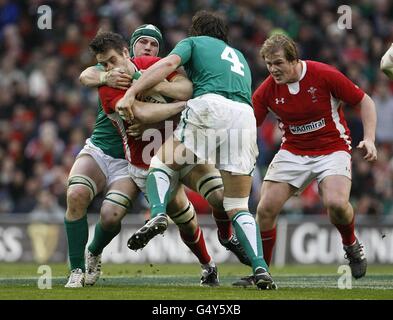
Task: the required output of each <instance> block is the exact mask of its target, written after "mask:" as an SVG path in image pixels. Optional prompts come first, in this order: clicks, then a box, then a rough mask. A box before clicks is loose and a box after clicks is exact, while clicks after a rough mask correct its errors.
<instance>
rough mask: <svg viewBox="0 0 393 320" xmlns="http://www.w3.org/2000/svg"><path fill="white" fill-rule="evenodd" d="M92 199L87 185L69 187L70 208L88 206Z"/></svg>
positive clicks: (68, 201)
mask: <svg viewBox="0 0 393 320" xmlns="http://www.w3.org/2000/svg"><path fill="white" fill-rule="evenodd" d="M90 201H91V200H90V192H89V190H88V189H87V188H86V187H83V186H74V187H72V188H68V189H67V205H68V207H69V208H70V209H72V208H77V209H81V208H87V207H88V206H89V204H90Z"/></svg>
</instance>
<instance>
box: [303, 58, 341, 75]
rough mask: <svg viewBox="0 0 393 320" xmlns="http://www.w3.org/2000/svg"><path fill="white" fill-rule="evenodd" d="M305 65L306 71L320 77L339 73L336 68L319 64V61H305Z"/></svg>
mask: <svg viewBox="0 0 393 320" xmlns="http://www.w3.org/2000/svg"><path fill="white" fill-rule="evenodd" d="M305 62H306V64H307V71H308V72H310V73H313V74H317V75H319V76H320V75H321V74H327V75H329V74H332V73H338V72H340V71H339V70H338V69H337V68H336V67H334V66H332V65H330V64H327V63H323V62H319V61H313V60H306V61H305Z"/></svg>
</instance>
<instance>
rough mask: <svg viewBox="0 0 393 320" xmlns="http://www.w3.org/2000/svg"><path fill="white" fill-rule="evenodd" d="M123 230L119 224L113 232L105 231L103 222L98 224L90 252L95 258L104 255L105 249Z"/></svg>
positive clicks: (89, 247)
mask: <svg viewBox="0 0 393 320" xmlns="http://www.w3.org/2000/svg"><path fill="white" fill-rule="evenodd" d="M120 230H121V224H120V223H119V224H118V225H117V226H116V227H115V228H114V229H113V230H104V228H103V227H102V224H101V221H99V222H98V223H97V224H96V227H95V229H94V238H93V241H92V242H91V243H90V245H89V246H88V250H89V251H90V252H91V253H92V254H93V255H95V256H98V255H99V254H101V253H102V251H103V250H104V248H105V247H106V246H107V245H108V244H109V243H110V242H111V241H112V239H113V238H114V237H116V236H117V235H118V234H119V233H120Z"/></svg>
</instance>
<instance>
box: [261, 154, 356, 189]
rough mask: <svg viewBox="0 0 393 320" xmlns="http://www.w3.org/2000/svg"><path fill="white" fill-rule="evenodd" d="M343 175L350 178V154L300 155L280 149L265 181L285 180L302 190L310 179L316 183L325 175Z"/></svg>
mask: <svg viewBox="0 0 393 320" xmlns="http://www.w3.org/2000/svg"><path fill="white" fill-rule="evenodd" d="M335 175H339V176H345V177H347V178H348V179H350V180H352V173H351V155H350V154H349V153H348V152H346V151H336V152H333V153H331V154H328V155H321V156H300V155H296V154H293V153H291V152H289V151H287V150H283V149H281V150H280V151H278V152H277V154H276V155H275V156H274V158H273V160H272V162H271V163H270V165H269V168H268V170H267V172H266V175H265V177H264V180H265V181H275V182H286V183H288V184H290V185H292V186H294V187H296V188H298V189H299V191H298V192H297V193H300V192H302V191H303V190H304V189H305V188H306V187H307V186H308V185H309V184H310V183H311V181H312V180H314V179H317V182H318V184H319V183H320V182H321V181H322V180H323V179H324V178H325V177H327V176H335Z"/></svg>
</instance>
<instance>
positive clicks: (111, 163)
mask: <svg viewBox="0 0 393 320" xmlns="http://www.w3.org/2000/svg"><path fill="white" fill-rule="evenodd" d="M84 154H88V155H90V156H91V157H92V158H93V159H94V160H95V162H97V164H98V166H99V167H100V169H101V171H102V173H103V174H104V175H105V177H106V185H107V186H110V185H111V184H112V183H113V182H115V181H117V180H119V179H123V178H129V175H128V169H127V168H128V161H127V160H126V159H116V158H113V157H111V156H109V155H107V154H105V153H104V152H103V151H102V150H101V149H100V148H98V147H96V146H95V145H94V144H93V143H92V142H91V141H90V139H87V140H86V144H85V146H84V147H83V149H82V150H81V151H80V152H79V154H78V155H77V158H78V157H80V156H81V155H84Z"/></svg>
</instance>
